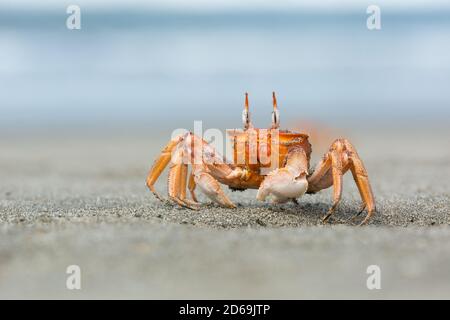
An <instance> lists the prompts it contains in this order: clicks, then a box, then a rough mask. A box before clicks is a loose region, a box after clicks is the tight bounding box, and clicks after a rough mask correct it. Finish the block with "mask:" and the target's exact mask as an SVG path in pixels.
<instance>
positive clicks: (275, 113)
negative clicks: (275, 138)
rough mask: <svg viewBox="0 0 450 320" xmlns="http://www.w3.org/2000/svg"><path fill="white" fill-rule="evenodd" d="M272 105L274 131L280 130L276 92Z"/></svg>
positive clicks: (273, 93) (273, 94)
mask: <svg viewBox="0 0 450 320" xmlns="http://www.w3.org/2000/svg"><path fill="white" fill-rule="evenodd" d="M272 103H273V111H272V129H278V128H279V127H280V113H279V112H278V106H277V97H276V96H275V92H272Z"/></svg>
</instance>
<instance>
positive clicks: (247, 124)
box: [242, 92, 251, 129]
mask: <svg viewBox="0 0 450 320" xmlns="http://www.w3.org/2000/svg"><path fill="white" fill-rule="evenodd" d="M242 123H243V124H244V128H245V129H248V128H250V127H251V123H250V112H249V111H248V93H247V92H246V93H245V108H244V111H242Z"/></svg>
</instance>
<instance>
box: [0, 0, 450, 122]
mask: <svg viewBox="0 0 450 320" xmlns="http://www.w3.org/2000/svg"><path fill="white" fill-rule="evenodd" d="M67 17H68V14H67V13H66V12H65V8H63V7H61V10H59V11H48V10H47V11H46V10H33V11H26V10H22V11H20V10H19V11H17V10H16V11H8V10H3V11H2V12H0V114H1V117H0V128H1V129H0V131H1V130H2V129H3V130H9V131H11V130H12V131H14V130H18V131H20V130H23V128H69V127H72V128H75V129H80V130H81V129H84V128H89V127H98V128H102V127H108V126H112V127H114V126H122V125H123V126H131V127H134V126H135V127H139V126H144V127H147V128H155V129H158V128H170V129H172V128H177V127H183V128H190V127H191V126H192V125H193V122H194V120H203V121H205V122H206V124H204V127H227V128H229V127H236V126H237V127H239V126H240V125H241V120H240V117H241V111H242V106H243V102H244V92H249V94H250V108H251V112H252V117H253V119H254V122H255V123H256V124H257V125H259V126H266V125H267V124H269V123H270V112H271V94H272V91H276V92H277V95H278V101H279V106H280V112H281V119H282V121H285V122H289V121H294V120H297V119H316V120H319V121H323V122H327V123H335V124H336V125H344V124H345V125H347V124H350V125H360V126H361V125H371V124H373V123H377V124H383V123H391V124H395V123H401V124H406V123H422V122H428V123H429V124H433V123H434V122H445V121H448V120H449V119H450V19H449V17H450V14H449V13H448V12H424V13H420V12H413V13H411V12H410V13H404V14H402V13H399V12H396V13H389V12H382V15H381V27H382V28H381V30H373V31H370V30H368V29H367V27H366V19H367V17H368V15H367V14H366V12H365V8H361V11H360V12H357V11H352V12H340V13H337V14H333V13H331V12H325V13H320V12H310V13H308V12H248V11H247V12H215V13H214V12H211V13H208V12H203V13H195V12H189V13H183V12H165V11H164V12H154V11H149V10H121V11H119V10H109V11H108V10H107V11H99V10H95V11H89V10H83V8H82V10H81V29H80V30H69V29H67V28H66V19H67Z"/></svg>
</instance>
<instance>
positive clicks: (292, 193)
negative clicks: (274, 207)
mask: <svg viewBox="0 0 450 320" xmlns="http://www.w3.org/2000/svg"><path fill="white" fill-rule="evenodd" d="M293 171H294V170H291V169H290V168H288V167H285V168H281V169H276V170H274V171H272V172H271V173H269V174H268V175H267V177H266V178H265V179H264V181H263V182H262V183H261V186H260V187H259V190H258V194H257V195H256V199H258V200H261V201H264V200H265V199H266V198H267V196H269V195H272V196H273V200H272V201H273V202H274V203H283V202H287V201H289V200H291V199H296V198H298V197H300V196H302V195H303V194H304V193H305V192H306V190H307V189H308V181H307V180H306V173H303V172H302V173H301V174H298V175H297V176H296V174H295V172H293Z"/></svg>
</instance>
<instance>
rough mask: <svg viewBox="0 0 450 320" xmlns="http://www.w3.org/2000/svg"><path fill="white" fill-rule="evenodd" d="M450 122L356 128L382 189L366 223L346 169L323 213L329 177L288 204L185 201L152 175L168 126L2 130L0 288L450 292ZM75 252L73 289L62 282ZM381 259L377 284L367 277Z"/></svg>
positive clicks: (122, 294) (106, 294)
mask: <svg viewBox="0 0 450 320" xmlns="http://www.w3.org/2000/svg"><path fill="white" fill-rule="evenodd" d="M448 136H449V132H448V131H446V130H442V132H437V130H434V131H425V132H420V133H419V132H417V131H415V130H410V129H408V130H406V129H405V130H394V131H391V132H389V131H387V130H386V131H384V132H383V133H379V132H373V131H372V132H363V133H361V132H353V133H352V140H353V141H354V142H355V144H356V146H357V147H358V149H359V153H360V155H361V156H362V157H363V159H364V161H365V164H366V167H367V169H368V171H369V175H370V178H371V180H372V185H373V189H374V192H375V194H376V200H377V208H378V212H377V214H376V215H375V216H374V218H373V219H372V220H371V223H370V225H369V226H366V227H356V226H354V225H352V224H351V223H349V222H348V221H347V220H348V219H349V218H350V217H351V216H352V215H353V214H354V213H356V211H357V209H358V208H359V205H360V200H359V196H358V192H357V190H356V188H355V186H354V184H353V182H352V179H351V175H349V176H346V178H345V179H344V184H345V187H344V195H343V201H342V204H341V206H340V207H339V209H338V211H337V212H336V214H335V216H334V217H333V219H332V220H331V223H330V224H329V225H323V224H322V223H321V217H322V216H323V215H324V214H325V212H326V211H327V209H328V208H329V206H330V205H331V191H330V190H327V191H325V192H323V193H320V194H317V195H305V196H304V197H302V198H301V199H299V202H300V203H299V205H295V204H293V203H289V204H285V205H281V206H280V205H277V206H275V205H270V204H268V203H261V202H258V201H256V200H255V194H256V193H255V191H245V192H233V193H231V192H230V191H228V190H227V192H228V193H229V195H230V197H231V199H232V200H233V201H234V202H235V203H237V204H238V208H237V209H235V210H233V209H223V208H219V207H217V206H216V205H212V204H206V205H205V206H204V207H203V208H202V209H201V210H200V211H191V210H188V209H182V208H178V207H175V206H173V205H171V204H169V203H162V202H159V201H157V200H155V199H154V198H153V197H152V195H151V194H150V193H149V192H148V191H147V190H146V188H145V175H146V173H147V170H148V168H149V165H150V164H151V162H152V160H153V157H154V156H155V155H156V154H157V152H158V151H159V149H161V147H162V145H163V143H164V141H163V140H158V141H155V140H153V141H152V140H149V139H146V138H145V135H142V134H141V133H139V134H138V133H128V134H126V135H121V136H120V138H114V136H111V135H106V134H104V135H97V136H95V137H86V136H72V135H66V136H64V135H60V136H56V137H55V136H53V137H49V136H34V137H9V138H8V139H6V138H3V139H2V140H1V141H0V146H1V150H2V152H1V155H0V177H1V178H0V179H1V183H0V298H273V299H277V298H450V273H449V270H450V254H449V252H450V241H449V240H450V227H449V225H450V195H449V194H450V192H449V191H450V187H449V181H450V150H449V148H448V138H447V137H448ZM318 149H319V150H318ZM316 150H317V151H316ZM323 151H324V150H320V148H316V149H315V156H316V158H317V157H319V156H321V155H322V153H323ZM157 187H158V189H159V190H160V191H161V192H162V193H163V192H164V189H165V188H164V187H165V181H163V179H162V180H161V182H160V183H159V184H158V186H157ZM201 200H202V201H203V202H207V201H206V199H205V198H204V197H201ZM72 264H76V265H79V266H80V267H81V270H82V289H81V290H79V291H77V290H73V291H71V290H67V289H66V286H65V284H66V278H67V274H66V268H67V266H68V265H72ZM373 264H375V265H378V266H380V268H381V272H382V281H381V285H382V288H381V289H380V290H368V289H367V287H366V279H367V277H368V275H367V274H366V269H367V267H368V266H369V265H373Z"/></svg>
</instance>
